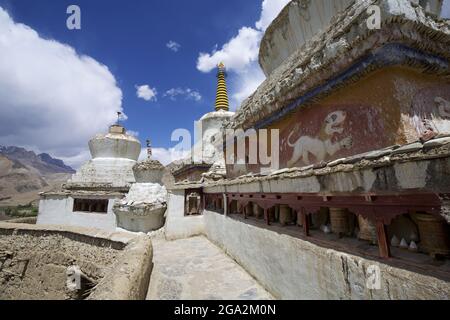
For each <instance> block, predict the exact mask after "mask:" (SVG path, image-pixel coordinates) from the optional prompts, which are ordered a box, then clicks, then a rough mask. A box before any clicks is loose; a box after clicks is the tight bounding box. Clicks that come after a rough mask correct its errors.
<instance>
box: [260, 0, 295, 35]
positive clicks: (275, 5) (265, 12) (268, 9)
mask: <svg viewBox="0 0 450 320" xmlns="http://www.w3.org/2000/svg"><path fill="white" fill-rule="evenodd" d="M290 1H291V0H264V1H263V3H262V10H261V18H260V19H259V21H257V22H256V24H255V26H256V28H257V29H258V30H261V31H265V30H266V29H267V28H268V27H269V25H270V24H271V23H272V21H273V19H275V18H276V17H277V16H278V14H279V13H280V11H281V10H282V9H283V8H284V7H285V6H286V5H287V4H288V3H289V2H290Z"/></svg>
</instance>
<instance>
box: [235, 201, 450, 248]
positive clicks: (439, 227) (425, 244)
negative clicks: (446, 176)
mask: <svg viewBox="0 0 450 320" xmlns="http://www.w3.org/2000/svg"><path fill="white" fill-rule="evenodd" d="M243 209H244V210H245V212H246V215H247V216H254V217H256V218H258V219H262V218H263V217H264V210H263V209H262V208H261V207H260V206H259V205H258V204H256V203H249V204H247V205H246V206H245V208H243ZM411 217H412V218H413V220H414V221H415V222H416V224H417V226H418V229H419V233H420V238H421V242H420V248H421V250H422V251H423V252H426V253H428V254H430V255H432V256H437V255H441V256H449V255H450V232H449V226H448V224H446V223H445V222H444V221H443V220H442V219H439V218H436V217H434V216H433V215H430V214H419V213H415V214H413V215H411ZM268 218H269V221H270V222H275V221H276V220H278V221H279V222H280V223H281V224H282V225H290V224H295V223H297V225H299V226H301V225H302V219H301V214H300V212H295V211H294V210H292V209H291V208H290V207H289V206H288V205H277V206H274V207H272V208H270V209H269V210H268ZM329 222H330V225H331V232H333V233H335V234H338V235H339V236H351V235H352V234H353V232H354V229H355V226H356V225H355V221H354V215H353V214H352V213H351V212H350V211H349V210H348V209H345V208H330V209H329ZM357 225H358V226H359V232H358V234H357V236H358V238H359V239H361V240H366V241H369V242H370V243H372V244H377V242H378V240H377V230H376V226H375V224H374V223H373V222H372V221H370V220H369V219H365V218H364V217H363V216H361V215H359V216H358V218H357Z"/></svg>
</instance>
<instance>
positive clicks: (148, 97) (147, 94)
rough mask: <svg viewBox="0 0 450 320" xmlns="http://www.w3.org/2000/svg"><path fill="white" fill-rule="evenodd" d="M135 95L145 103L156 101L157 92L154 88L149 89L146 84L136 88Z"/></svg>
mask: <svg viewBox="0 0 450 320" xmlns="http://www.w3.org/2000/svg"><path fill="white" fill-rule="evenodd" d="M136 95H137V97H138V98H141V99H143V100H145V101H156V100H157V97H156V96H157V95H158V92H157V91H156V88H151V87H150V86H149V85H148V84H144V85H140V86H136Z"/></svg>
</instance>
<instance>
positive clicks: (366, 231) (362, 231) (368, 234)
mask: <svg viewBox="0 0 450 320" xmlns="http://www.w3.org/2000/svg"><path fill="white" fill-rule="evenodd" d="M358 224H359V236H358V238H359V239H361V240H367V241H370V242H371V243H373V244H376V243H377V228H376V226H375V224H374V223H373V222H371V221H370V220H369V219H365V218H364V217H363V216H358Z"/></svg>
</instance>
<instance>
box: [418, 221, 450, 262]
mask: <svg viewBox="0 0 450 320" xmlns="http://www.w3.org/2000/svg"><path fill="white" fill-rule="evenodd" d="M413 217H414V219H415V220H416V222H417V224H418V226H419V233H420V239H421V243H420V248H421V249H422V250H424V251H425V252H426V253H428V254H430V255H431V256H433V257H435V256H437V255H441V256H448V255H450V234H449V227H448V225H447V224H446V223H445V222H444V220H441V219H439V218H436V217H434V216H432V215H430V214H424V213H415V214H413Z"/></svg>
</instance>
